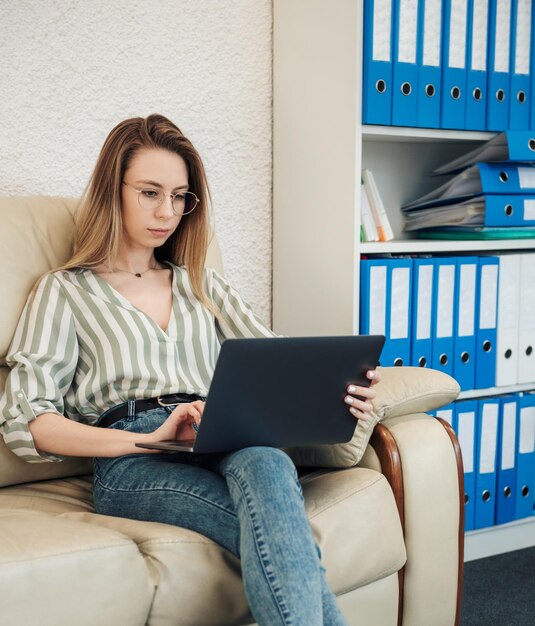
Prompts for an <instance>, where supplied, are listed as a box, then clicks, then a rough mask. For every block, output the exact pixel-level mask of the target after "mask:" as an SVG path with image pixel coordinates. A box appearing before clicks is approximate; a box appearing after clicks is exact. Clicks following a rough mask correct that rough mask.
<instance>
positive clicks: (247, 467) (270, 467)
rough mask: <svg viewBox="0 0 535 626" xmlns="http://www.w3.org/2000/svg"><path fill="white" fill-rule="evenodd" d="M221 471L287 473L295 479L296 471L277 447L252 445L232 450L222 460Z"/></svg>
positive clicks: (279, 475) (259, 473)
mask: <svg viewBox="0 0 535 626" xmlns="http://www.w3.org/2000/svg"><path fill="white" fill-rule="evenodd" d="M221 466H222V473H224V474H225V473H229V472H230V473H233V472H235V471H238V472H240V473H241V472H243V473H245V474H246V475H247V476H249V477H252V476H255V475H260V476H266V475H270V474H273V475H276V476H278V477H281V476H283V475H289V476H291V477H292V478H294V479H297V471H296V469H295V465H294V464H293V462H292V460H291V459H290V457H289V456H288V455H287V454H286V453H285V452H283V451H282V450H280V449H279V448H272V447H268V446H254V447H250V448H243V449H241V450H237V451H236V452H232V453H231V454H229V455H228V456H227V457H226V458H225V459H223V461H222V464H221Z"/></svg>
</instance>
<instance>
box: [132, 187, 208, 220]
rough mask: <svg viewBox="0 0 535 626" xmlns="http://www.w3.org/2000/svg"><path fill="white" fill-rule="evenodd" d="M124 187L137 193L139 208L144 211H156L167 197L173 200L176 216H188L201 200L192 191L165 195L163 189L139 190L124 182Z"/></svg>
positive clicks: (144, 188) (147, 188)
mask: <svg viewBox="0 0 535 626" xmlns="http://www.w3.org/2000/svg"><path fill="white" fill-rule="evenodd" d="M123 185H126V186H127V187H130V189H133V190H134V191H135V192H136V193H137V199H138V202H139V206H140V207H141V208H142V209H143V210H144V211H155V210H156V209H157V208H158V207H159V206H161V204H162V202H163V201H164V200H165V198H166V196H169V197H170V198H171V206H172V207H173V213H174V214H175V215H187V214H188V213H191V212H192V211H193V209H194V208H195V207H196V206H197V204H198V202H199V198H197V196H196V195H195V194H194V193H193V192H192V191H178V192H177V193H164V192H163V191H162V190H161V189H155V188H154V187H143V188H142V189H137V187H133V186H132V185H129V184H128V183H127V182H125V181H123Z"/></svg>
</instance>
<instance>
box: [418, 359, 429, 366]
mask: <svg viewBox="0 0 535 626" xmlns="http://www.w3.org/2000/svg"><path fill="white" fill-rule="evenodd" d="M426 365H427V359H426V358H425V356H421V357H420V358H419V359H418V366H419V367H425V366H426Z"/></svg>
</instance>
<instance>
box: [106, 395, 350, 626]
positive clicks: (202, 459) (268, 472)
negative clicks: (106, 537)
mask: <svg viewBox="0 0 535 626" xmlns="http://www.w3.org/2000/svg"><path fill="white" fill-rule="evenodd" d="M172 409H173V407H161V408H160V407H159V408H155V409H151V410H149V411H143V412H141V413H138V414H137V415H133V416H131V417H125V418H123V419H121V420H119V421H118V422H116V423H115V424H113V425H112V426H110V428H117V429H122V430H128V431H132V432H143V433H148V432H152V431H153V430H155V429H156V428H158V427H159V426H160V425H161V424H162V423H163V422H164V421H165V419H166V418H167V417H168V415H169V413H170V412H171V411H172ZM94 503H95V510H96V511H97V512H98V513H102V514H104V515H114V516H118V517H128V518H132V519H139V520H147V521H153V522H164V523H166V524H174V525H176V526H181V527H182V528H188V529H191V530H194V531H196V532H199V533H201V534H202V535H204V536H206V537H209V538H210V539H212V540H213V541H215V542H217V543H218V544H219V545H221V546H223V547H224V548H226V549H227V550H230V551H231V552H232V553H233V554H235V555H236V556H238V557H239V558H240V559H241V565H242V576H243V585H244V589H245V594H246V596H247V600H248V602H249V606H250V609H251V612H252V614H253V616H254V618H255V620H256V621H257V622H258V624H260V625H266V626H277V625H278V624H284V625H290V624H292V625H297V624H299V625H303V626H315V625H318V626H320V625H322V624H325V625H329V626H338V625H343V624H346V622H345V620H344V618H343V616H342V614H341V613H340V610H339V609H338V607H337V604H336V598H335V596H334V594H333V593H332V592H331V591H330V589H329V588H328V586H327V583H326V581H325V575H324V573H325V572H324V569H323V568H322V566H321V563H320V556H319V548H318V546H317V545H316V543H315V541H314V538H313V535H312V530H311V527H310V524H309V522H308V519H307V517H306V514H305V508H304V504H303V495H302V491H301V485H300V483H299V481H298V479H297V472H296V470H295V467H294V465H293V463H292V461H291V460H290V458H289V457H288V456H287V455H286V454H285V453H284V452H282V451H281V450H278V449H277V448H268V447H255V448H245V449H243V450H239V451H237V452H233V453H231V454H228V455H196V454H190V453H173V454H167V453H161V454H130V455H125V456H121V457H116V458H102V457H100V458H96V459H95V474H94Z"/></svg>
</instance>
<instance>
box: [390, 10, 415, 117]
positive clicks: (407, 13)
mask: <svg viewBox="0 0 535 626" xmlns="http://www.w3.org/2000/svg"><path fill="white" fill-rule="evenodd" d="M417 34H418V0H398V2H397V11H396V16H395V27H394V61H393V70H392V72H393V81H392V85H393V88H392V125H394V126H415V125H416V122H417V106H418V66H417V64H416V56H417Z"/></svg>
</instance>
